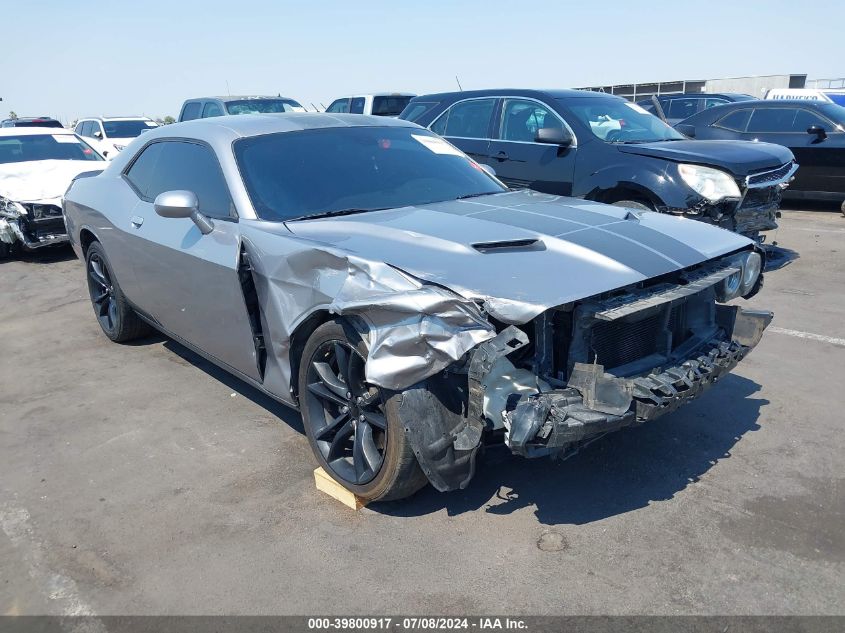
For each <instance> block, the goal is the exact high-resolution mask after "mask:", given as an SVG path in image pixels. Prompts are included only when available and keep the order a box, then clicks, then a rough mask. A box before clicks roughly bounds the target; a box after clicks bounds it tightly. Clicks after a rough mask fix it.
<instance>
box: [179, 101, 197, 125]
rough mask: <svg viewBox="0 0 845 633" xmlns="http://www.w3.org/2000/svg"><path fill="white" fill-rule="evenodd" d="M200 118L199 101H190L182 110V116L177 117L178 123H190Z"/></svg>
mask: <svg viewBox="0 0 845 633" xmlns="http://www.w3.org/2000/svg"><path fill="white" fill-rule="evenodd" d="M199 117H200V102H199V101H191V102H190V103H186V104H185V107H184V108H182V116H181V117H179V120H180V121H192V120H194V119H198V118H199Z"/></svg>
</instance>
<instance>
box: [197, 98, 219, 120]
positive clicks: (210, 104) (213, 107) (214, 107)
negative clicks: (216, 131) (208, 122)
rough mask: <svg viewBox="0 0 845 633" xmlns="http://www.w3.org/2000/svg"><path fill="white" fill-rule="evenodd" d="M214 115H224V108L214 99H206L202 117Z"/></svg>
mask: <svg viewBox="0 0 845 633" xmlns="http://www.w3.org/2000/svg"><path fill="white" fill-rule="evenodd" d="M213 116H223V108H221V107H220V105H219V104H217V103H215V102H214V101H206V103H205V105H204V106H203V107H202V118H203V119H207V118H208V117H213Z"/></svg>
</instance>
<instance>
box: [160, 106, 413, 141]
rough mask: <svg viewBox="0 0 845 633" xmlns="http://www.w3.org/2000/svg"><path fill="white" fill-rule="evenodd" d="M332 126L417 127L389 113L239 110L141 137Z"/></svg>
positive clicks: (250, 133) (238, 134)
mask: <svg viewBox="0 0 845 633" xmlns="http://www.w3.org/2000/svg"><path fill="white" fill-rule="evenodd" d="M333 127H418V126H417V125H416V124H415V123H410V122H408V121H401V120H399V119H393V118H390V117H380V116H369V115H362V114H327V113H324V112H286V113H283V114H282V113H280V114H239V115H235V116H219V117H210V118H207V119H194V120H192V121H184V122H182V123H174V124H172V125H165V126H162V127H158V128H154V129H152V130H150V131H149V132H145V133H144V138H153V137H159V136H165V137H168V136H179V135H180V133H181V134H185V135H188V136H192V135H195V136H197V137H198V138H202V137H205V136H217V135H226V136H235V137H244V136H258V135H260V134H273V133H276V132H297V131H301V130H313V129H320V128H333Z"/></svg>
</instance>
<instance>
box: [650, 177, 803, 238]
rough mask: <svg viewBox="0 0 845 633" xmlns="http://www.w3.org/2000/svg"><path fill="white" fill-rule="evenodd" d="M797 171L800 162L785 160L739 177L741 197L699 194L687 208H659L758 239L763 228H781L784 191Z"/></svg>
mask: <svg viewBox="0 0 845 633" xmlns="http://www.w3.org/2000/svg"><path fill="white" fill-rule="evenodd" d="M797 170H798V164H797V163H795V162H794V161H793V162H789V163H785V164H783V165H781V166H780V167H778V168H777V169H770V170H766V171H761V172H755V173H752V174H750V175H748V176H745V177H743V178H737V179H736V185H737V188H738V190H739V197H725V198H722V199H721V200H718V201H716V202H712V201H710V200H708V199H707V198H704V197H698V199H697V200H694V201H690V204H689V205H688V206H686V207H684V208H677V209H676V208H672V207H661V208H660V209H659V210H660V211H663V212H666V213H672V214H675V215H683V216H684V217H688V218H692V219H696V220H700V221H703V222H707V223H708V224H714V225H716V226H719V227H722V228H724V229H727V230H729V231H734V232H736V233H739V234H741V235H745V236H747V237H750V238H752V239H755V238H757V236H758V234H759V232H760V231H770V230H773V229H776V228H777V227H778V225H777V217H778V212H779V210H780V205H781V200H782V198H783V192H784V190H786V189H787V188H788V187H789V184H790V183H791V182H792V180H794V178H795V172H796V171H797Z"/></svg>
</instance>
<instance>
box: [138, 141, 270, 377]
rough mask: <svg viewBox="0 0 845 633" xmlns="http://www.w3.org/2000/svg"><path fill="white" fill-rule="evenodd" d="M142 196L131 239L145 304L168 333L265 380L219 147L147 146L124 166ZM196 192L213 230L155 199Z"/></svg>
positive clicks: (196, 144) (180, 143) (179, 143)
mask: <svg viewBox="0 0 845 633" xmlns="http://www.w3.org/2000/svg"><path fill="white" fill-rule="evenodd" d="M125 178H126V179H127V181H128V182H129V184H130V185H131V186H132V187H133V189H134V190H135V192H136V194H137V197H138V202H137V205H136V207H135V209H134V210H133V212H132V214H131V217H130V219H129V220H130V227H129V228H128V229H127V231H128V233H129V234H130V235H131V238H130V239H129V240H127V243H128V244H129V245H130V246H129V248H131V249H133V251H134V252H132V253H130V255H131V257H132V259H133V261H134V270H135V277H136V279H137V284H138V286H139V292H138V298H137V299H136V301H137V302H138V303H139V304H140V305H139V307H140V308H141V309H142V310H143V311H145V312H146V313H147V314H149V315H150V316H152V317H153V318H154V319H155V320H156V321H158V322H159V323H160V324H161V325H162V326H163V327H164V328H165V329H166V330H167V331H169V332H171V333H172V334H175V335H176V336H178V337H179V338H181V339H183V340H185V341H186V342H188V343H190V344H192V345H194V346H196V347H197V348H199V349H200V350H202V351H203V352H205V353H206V354H209V355H211V356H213V357H215V358H216V359H217V360H219V361H221V362H223V363H225V364H226V365H228V366H230V367H232V368H234V369H236V370H238V371H240V372H241V373H243V374H245V375H247V376H249V377H250V378H253V379H256V380H260V373H259V371H258V362H257V355H256V349H255V345H254V342H253V332H252V329H251V326H250V322H249V319H248V315H247V311H246V304H245V300H244V295H243V290H242V287H241V284H240V279H239V276H238V267H239V264H240V231H239V226H238V221H237V214H236V213H235V210H234V205H233V203H232V199H231V196H230V194H229V189H228V186H227V184H226V181H225V178H224V176H223V172H222V171H221V169H220V164H219V162H218V160H217V157H216V156H215V154H214V151H213V150H212V148H211V147H209V146H208V145H205V144H203V143H200V142H195V141H187V140H181V139H180V140H168V139H165V140H157V141H154V142H152V143H151V144H149V145H147V147H146V148H144V149H143V150H142V151H141V153H140V154H139V155H138V157H137V158H136V159H135V160H134V161H133V162H132V163H131V164H130V166H129V167H128V169H127V170H126V172H125ZM173 190H187V191H192V192H194V193H195V194H196V196H197V198H198V200H199V210H200V212H201V213H202V214H203V215H205V216H207V217H208V218H210V219H211V221H212V222H213V224H214V229H213V231H212V232H211V233H209V234H207V235H203V234H202V232H201V231H200V230H199V228H198V227H197V225H196V224H194V222H193V221H192V220H191V219H190V218H164V217H161V216H159V215H158V214H156V212H155V209H154V205H153V202H154V200H155V198H156V196H157V195H158V194H160V193H163V192H165V191H173Z"/></svg>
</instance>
